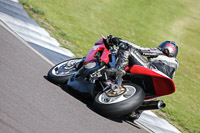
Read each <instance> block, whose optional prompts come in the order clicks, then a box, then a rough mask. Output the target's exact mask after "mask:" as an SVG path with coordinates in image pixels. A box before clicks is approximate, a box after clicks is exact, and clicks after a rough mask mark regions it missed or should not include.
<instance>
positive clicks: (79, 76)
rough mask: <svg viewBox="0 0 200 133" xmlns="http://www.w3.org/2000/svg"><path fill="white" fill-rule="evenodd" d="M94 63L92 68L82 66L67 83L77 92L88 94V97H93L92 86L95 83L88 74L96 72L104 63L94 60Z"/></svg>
mask: <svg viewBox="0 0 200 133" xmlns="http://www.w3.org/2000/svg"><path fill="white" fill-rule="evenodd" d="M94 63H95V64H96V65H95V66H93V68H89V67H87V65H85V66H83V67H82V68H81V69H80V70H79V71H78V72H77V73H75V74H74V75H73V76H72V77H71V78H70V79H69V80H68V83H67V85H68V86H69V87H71V88H73V89H74V90H76V91H77V92H79V93H81V94H84V95H83V96H87V97H88V96H89V97H90V98H93V97H94V91H95V90H94V86H95V83H94V82H92V81H91V79H90V76H89V75H90V74H92V73H93V72H96V71H97V70H99V69H102V68H103V67H104V65H105V64H101V65H100V64H99V63H97V62H94Z"/></svg>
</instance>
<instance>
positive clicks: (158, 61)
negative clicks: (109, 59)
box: [106, 35, 178, 79]
mask: <svg viewBox="0 0 200 133" xmlns="http://www.w3.org/2000/svg"><path fill="white" fill-rule="evenodd" d="M106 42H107V43H108V44H109V45H113V44H115V45H119V50H118V60H117V64H116V67H115V68H116V69H120V70H122V71H124V69H125V68H126V66H127V65H128V64H130V65H141V66H144V67H146V68H153V69H158V70H159V71H161V72H163V73H164V74H166V75H167V76H168V77H170V78H171V79H173V77H174V75H175V71H176V69H177V68H178V61H177V60H176V56H177V54H178V46H177V45H176V43H175V42H173V41H165V42H163V43H161V44H160V45H159V46H158V47H157V48H143V47H140V46H138V45H136V44H133V43H131V42H128V41H125V40H121V38H118V37H113V36H112V35H108V37H107V41H106ZM144 56H145V57H147V59H148V60H146V59H145V58H144ZM124 72H125V71H124Z"/></svg>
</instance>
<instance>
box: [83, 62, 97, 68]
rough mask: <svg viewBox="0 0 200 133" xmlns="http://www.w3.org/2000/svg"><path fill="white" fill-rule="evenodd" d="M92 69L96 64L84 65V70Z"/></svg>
mask: <svg viewBox="0 0 200 133" xmlns="http://www.w3.org/2000/svg"><path fill="white" fill-rule="evenodd" d="M94 67H96V62H89V63H87V64H86V65H85V68H86V69H92V68H94Z"/></svg>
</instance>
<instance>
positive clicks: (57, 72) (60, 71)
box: [48, 58, 82, 84]
mask: <svg viewBox="0 0 200 133" xmlns="http://www.w3.org/2000/svg"><path fill="white" fill-rule="evenodd" d="M81 61H82V59H81V58H75V59H69V60H66V61H63V62H61V63H59V64H57V65H55V66H54V67H52V68H51V69H50V70H49V72H48V80H49V81H51V82H53V83H54V84H65V83H66V82H67V80H68V79H69V78H70V77H71V76H72V75H73V74H74V73H75V72H76V71H77V67H80V65H81Z"/></svg>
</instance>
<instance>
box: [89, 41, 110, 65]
mask: <svg viewBox="0 0 200 133" xmlns="http://www.w3.org/2000/svg"><path fill="white" fill-rule="evenodd" d="M98 52H100V53H101V57H100V61H101V62H105V63H108V62H109V54H110V51H109V50H108V49H107V48H106V47H105V44H104V42H103V38H102V39H100V40H99V41H97V42H96V43H95V46H93V47H92V48H91V49H90V51H89V52H88V54H87V56H86V60H85V64H87V63H88V62H90V61H93V60H96V57H95V55H96V54H97V53H98Z"/></svg>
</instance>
